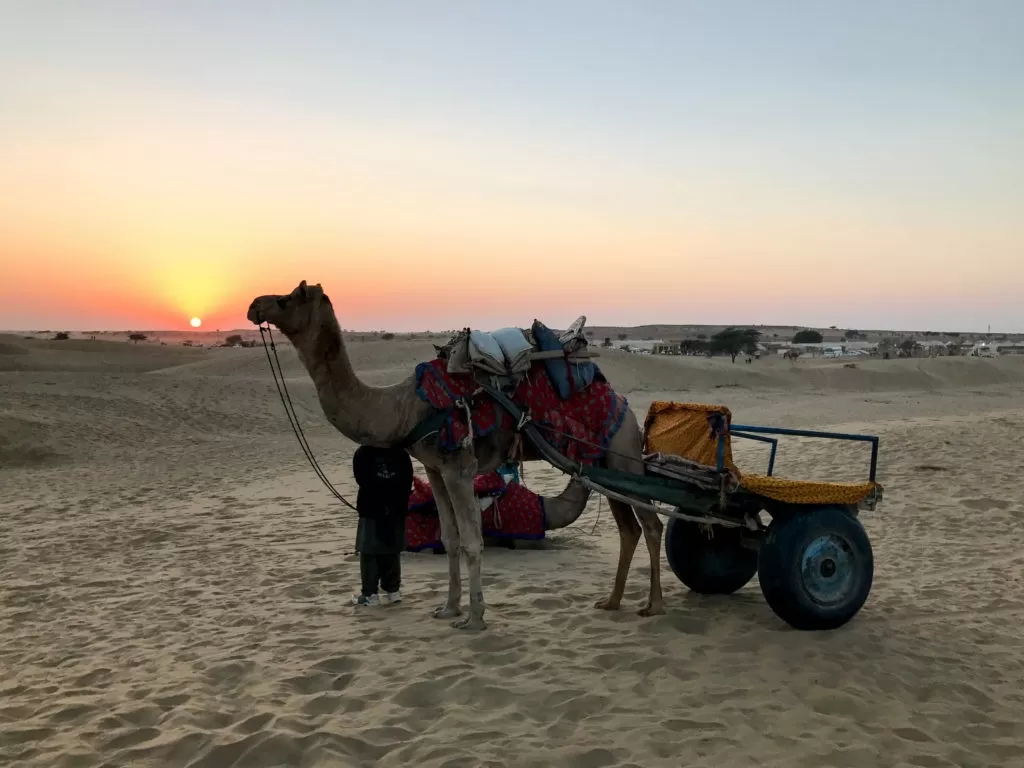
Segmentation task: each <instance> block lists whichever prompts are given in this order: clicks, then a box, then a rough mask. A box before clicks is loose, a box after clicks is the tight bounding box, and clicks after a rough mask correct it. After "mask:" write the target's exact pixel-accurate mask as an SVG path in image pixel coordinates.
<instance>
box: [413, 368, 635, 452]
mask: <svg viewBox="0 0 1024 768" xmlns="http://www.w3.org/2000/svg"><path fill="white" fill-rule="evenodd" d="M476 388H477V384H476V382H475V381H474V380H473V377H472V376H468V375H454V374H451V373H448V371H447V370H446V363H445V361H444V360H440V359H438V360H431V361H430V362H426V363H420V364H419V365H417V366H416V392H417V393H418V394H419V396H420V397H421V398H422V399H423V400H425V401H426V402H428V403H430V404H431V405H432V406H434V407H435V408H437V409H438V410H441V411H443V410H448V409H451V411H450V413H449V415H448V418H447V419H446V420H445V423H444V425H443V426H442V427H441V432H440V435H439V436H438V439H439V442H440V445H441V447H442V448H445V449H448V450H455V449H457V448H458V447H459V445H460V444H461V442H462V440H463V439H464V438H465V437H466V435H467V434H469V426H468V424H467V423H466V412H465V409H464V408H461V407H458V406H456V401H457V400H459V399H461V398H466V399H467V400H469V398H470V396H471V395H472V393H473V392H474V391H475V390H476ZM511 399H512V400H513V401H514V402H515V403H516V404H517V405H518V406H519V407H520V408H528V409H529V411H530V417H531V419H532V420H533V422H534V423H535V424H537V425H538V426H539V427H540V431H541V434H543V435H544V436H545V437H546V438H547V439H548V442H550V443H551V445H552V446H553V447H554V448H555V450H557V451H558V452H559V453H561V454H562V455H564V456H566V457H567V458H569V459H571V460H572V461H578V462H581V463H583V464H590V463H593V462H594V461H597V460H598V459H600V458H601V457H603V456H604V454H605V451H606V450H607V449H608V443H609V442H610V441H611V439H612V437H614V436H615V433H616V432H617V431H618V430H619V427H620V426H622V419H623V417H625V415H626V409H627V408H628V407H629V406H628V403H627V402H626V398H624V397H622V396H621V395H618V394H616V392H615V390H613V389H612V388H611V385H610V384H608V382H607V381H606V380H605V378H604V377H603V376H601V375H600V373H598V374H597V375H596V376H595V377H594V380H593V381H592V382H591V383H590V384H589V385H588V386H587V387H586V388H585V389H582V390H579V391H577V392H575V393H574V394H573V395H572V396H571V397H570V398H569V399H568V400H562V399H561V398H560V397H559V396H558V392H557V391H556V390H555V387H554V385H553V384H552V383H551V379H550V378H549V377H548V374H547V371H546V370H545V369H544V366H543V364H542V363H539V362H536V363H534V364H533V366H532V367H531V368H530V371H529V373H528V374H527V375H526V376H525V377H524V378H523V379H522V381H520V382H519V384H518V386H517V387H516V389H515V391H514V392H513V393H512V398H511ZM470 411H471V413H472V420H473V434H474V435H475V436H476V437H484V436H486V435H488V434H490V433H491V432H492V431H494V430H495V429H497V428H499V427H501V428H502V429H513V428H514V427H515V423H514V422H513V420H512V417H511V415H509V413H508V412H507V411H505V410H504V409H503V408H501V406H499V405H498V404H497V403H495V402H494V400H492V399H491V398H490V397H489V396H487V394H486V393H480V394H478V395H477V396H476V397H475V398H474V399H473V400H472V404H471V406H470Z"/></svg>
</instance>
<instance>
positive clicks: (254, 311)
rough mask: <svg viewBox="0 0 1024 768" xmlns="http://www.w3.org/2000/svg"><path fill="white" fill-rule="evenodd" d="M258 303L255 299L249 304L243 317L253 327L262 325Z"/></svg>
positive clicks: (261, 315)
mask: <svg viewBox="0 0 1024 768" xmlns="http://www.w3.org/2000/svg"><path fill="white" fill-rule="evenodd" d="M259 303H260V300H259V299H256V300H255V301H254V302H253V303H252V304H250V305H249V311H248V312H247V313H246V315H245V316H246V318H247V319H248V320H249V322H250V323H252V324H253V325H262V324H263V314H262V313H261V312H260V308H259Z"/></svg>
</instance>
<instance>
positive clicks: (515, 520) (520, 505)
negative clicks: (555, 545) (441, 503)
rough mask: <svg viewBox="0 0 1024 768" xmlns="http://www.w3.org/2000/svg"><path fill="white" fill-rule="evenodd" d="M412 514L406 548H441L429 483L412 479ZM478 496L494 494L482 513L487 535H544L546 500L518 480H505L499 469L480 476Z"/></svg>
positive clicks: (529, 537)
mask: <svg viewBox="0 0 1024 768" xmlns="http://www.w3.org/2000/svg"><path fill="white" fill-rule="evenodd" d="M412 482H413V492H412V495H411V496H410V497H409V514H408V516H407V517H406V519H405V549H406V551H408V552H418V551H419V550H421V549H431V548H435V547H441V546H442V542H441V521H440V518H439V517H438V513H437V505H436V504H435V503H434V494H433V491H432V490H431V489H430V483H427V482H425V481H424V480H421V479H420V478H418V477H414V478H413V481H412ZM473 487H474V491H475V493H476V497H477V498H478V499H482V498H486V497H488V496H490V497H493V498H494V501H493V502H491V505H490V506H489V507H488V508H487V509H485V510H482V511H481V512H480V517H481V523H482V525H483V533H484V536H490V537H492V538H504V539H543V538H544V499H543V498H542V497H540V496H538V495H537V494H535V493H534V492H533V491H531V490H530V489H529V488H526V487H525V486H523V485H520V484H519V483H516V482H512V483H508V484H506V483H505V479H504V478H503V477H502V476H501V475H500V474H499V473H498V472H490V473H488V474H486V475H478V476H477V477H476V479H475V480H474V481H473Z"/></svg>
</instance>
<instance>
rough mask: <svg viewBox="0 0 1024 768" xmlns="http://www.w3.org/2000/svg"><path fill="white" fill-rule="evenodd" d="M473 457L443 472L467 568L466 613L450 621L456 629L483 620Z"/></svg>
mask: <svg viewBox="0 0 1024 768" xmlns="http://www.w3.org/2000/svg"><path fill="white" fill-rule="evenodd" d="M475 476H476V460H475V459H473V460H472V461H469V460H468V459H467V460H466V461H465V462H464V463H463V465H462V466H460V467H458V468H457V469H456V468H452V470H451V471H445V472H444V481H445V487H446V488H447V489H448V497H449V498H450V499H451V503H452V507H453V509H454V510H455V520H456V522H457V523H458V526H459V541H460V542H461V544H462V553H463V554H464V555H465V556H466V565H467V566H468V568H469V616H468V617H466V618H465V619H462V620H460V621H456V622H454V623H453V624H452V626H453V627H455V628H456V629H469V630H482V629H486V628H487V624H486V623H484V590H483V583H482V578H481V574H480V569H481V560H482V556H483V549H484V536H483V523H482V521H481V519H480V507H479V506H478V505H477V500H476V495H475V494H474V493H473V478H474V477H475Z"/></svg>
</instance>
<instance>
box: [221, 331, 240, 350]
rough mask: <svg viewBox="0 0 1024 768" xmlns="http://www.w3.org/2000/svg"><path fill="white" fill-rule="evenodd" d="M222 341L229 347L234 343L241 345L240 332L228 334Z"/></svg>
mask: <svg viewBox="0 0 1024 768" xmlns="http://www.w3.org/2000/svg"><path fill="white" fill-rule="evenodd" d="M224 343H225V344H227V345H228V346H229V347H233V346H235V345H236V344H237V345H238V346H242V334H240V333H236V334H234V335H232V336H228V337H227V338H226V339H224Z"/></svg>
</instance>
